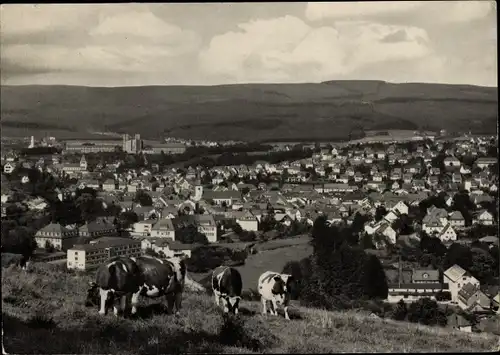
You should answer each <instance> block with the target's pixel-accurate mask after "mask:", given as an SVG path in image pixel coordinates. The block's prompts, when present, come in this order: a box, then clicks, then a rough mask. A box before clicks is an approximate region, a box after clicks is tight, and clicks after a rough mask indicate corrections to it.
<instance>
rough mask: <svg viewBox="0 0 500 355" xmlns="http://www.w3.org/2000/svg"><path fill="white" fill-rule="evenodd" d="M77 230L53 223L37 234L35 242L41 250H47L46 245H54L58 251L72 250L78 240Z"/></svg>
mask: <svg viewBox="0 0 500 355" xmlns="http://www.w3.org/2000/svg"><path fill="white" fill-rule="evenodd" d="M78 237H79V234H78V230H77V229H68V228H65V227H63V226H61V225H60V224H58V223H51V224H49V225H47V226H45V227H43V228H42V229H40V230H39V231H38V232H36V234H35V241H36V244H37V245H38V247H39V248H45V246H46V245H52V246H53V247H54V248H56V249H58V250H63V251H64V250H66V249H68V248H71V247H72V246H73V244H75V242H76V241H77V240H78Z"/></svg>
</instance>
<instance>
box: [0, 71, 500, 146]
mask: <svg viewBox="0 0 500 355" xmlns="http://www.w3.org/2000/svg"><path fill="white" fill-rule="evenodd" d="M497 92H498V89H497V88H490V87H479V86H470V85H441V84H422V83H408V84H391V83H386V82H382V81H328V82H324V83H318V84H242V85H221V86H144V87H118V88H102V87H80V86H2V88H1V101H0V102H1V111H0V112H1V117H2V129H6V130H9V129H12V130H17V131H19V128H20V127H22V128H23V129H25V130H31V131H37V130H38V131H40V130H43V131H49V132H54V134H56V133H57V132H64V131H66V132H68V131H70V132H87V131H89V130H95V131H112V132H128V133H135V132H138V133H141V134H142V135H143V136H145V137H149V138H156V137H159V136H163V135H169V136H176V137H182V138H188V139H214V140H217V139H226V140H228V139H234V140H279V139H287V140H290V139H335V138H338V139H346V138H347V136H348V134H349V132H351V131H353V130H361V129H363V130H377V129H381V130H383V129H409V130H413V129H418V128H423V129H426V130H439V129H443V128H444V129H447V130H448V131H469V130H470V131H472V132H473V133H493V132H496V122H497V106H498V98H497Z"/></svg>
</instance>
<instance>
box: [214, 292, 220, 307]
mask: <svg viewBox="0 0 500 355" xmlns="http://www.w3.org/2000/svg"><path fill="white" fill-rule="evenodd" d="M214 296H215V304H216V305H217V306H219V305H220V294H219V292H217V291H214Z"/></svg>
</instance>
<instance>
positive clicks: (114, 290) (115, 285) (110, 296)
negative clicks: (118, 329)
mask: <svg viewBox="0 0 500 355" xmlns="http://www.w3.org/2000/svg"><path fill="white" fill-rule="evenodd" d="M143 284H144V281H143V280H142V274H141V271H140V270H139V268H138V266H137V264H136V263H135V261H134V260H132V259H131V258H127V257H114V258H111V259H110V260H108V262H107V263H106V264H103V265H101V266H100V267H99V268H98V269H97V273H96V278H95V282H91V283H90V289H89V290H88V291H87V302H86V305H87V306H90V305H95V304H98V305H99V314H101V315H104V314H106V311H107V308H108V306H109V304H110V303H111V304H113V306H114V307H113V311H114V314H115V316H117V315H118V310H119V308H118V305H117V304H115V303H116V302H117V301H118V300H119V301H120V306H121V308H122V309H123V310H125V309H126V306H127V305H126V302H127V296H129V295H130V294H132V293H133V292H135V291H136V290H137V289H138V288H139V287H140V286H141V285H143Z"/></svg>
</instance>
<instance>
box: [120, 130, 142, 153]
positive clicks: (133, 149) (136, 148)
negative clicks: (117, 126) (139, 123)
mask: <svg viewBox="0 0 500 355" xmlns="http://www.w3.org/2000/svg"><path fill="white" fill-rule="evenodd" d="M123 151H124V152H127V153H129V154H137V153H139V152H140V151H142V140H141V135H140V134H136V135H135V136H134V138H132V137H130V135H128V134H124V135H123Z"/></svg>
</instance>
